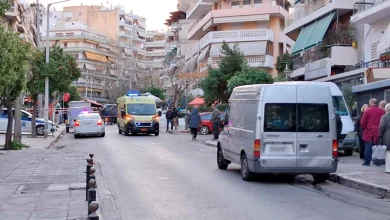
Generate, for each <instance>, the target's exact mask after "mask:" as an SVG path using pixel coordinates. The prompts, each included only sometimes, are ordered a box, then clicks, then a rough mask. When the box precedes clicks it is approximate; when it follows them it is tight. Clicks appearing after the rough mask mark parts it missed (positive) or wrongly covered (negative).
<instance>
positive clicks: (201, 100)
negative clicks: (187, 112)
mask: <svg viewBox="0 0 390 220" xmlns="http://www.w3.org/2000/svg"><path fill="white" fill-rule="evenodd" d="M204 104H205V101H204V98H199V97H198V98H195V99H194V100H192V101H191V102H190V103H188V105H192V106H196V105H204Z"/></svg>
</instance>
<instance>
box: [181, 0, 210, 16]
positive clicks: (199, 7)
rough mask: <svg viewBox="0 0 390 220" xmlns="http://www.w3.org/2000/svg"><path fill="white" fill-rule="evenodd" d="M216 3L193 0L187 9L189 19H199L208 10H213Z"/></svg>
mask: <svg viewBox="0 0 390 220" xmlns="http://www.w3.org/2000/svg"><path fill="white" fill-rule="evenodd" d="M213 4H214V3H211V2H205V1H204V0H192V2H191V3H190V7H189V9H188V10H187V19H199V18H201V17H202V16H203V15H205V14H206V13H207V12H209V11H211V8H212V6H213Z"/></svg>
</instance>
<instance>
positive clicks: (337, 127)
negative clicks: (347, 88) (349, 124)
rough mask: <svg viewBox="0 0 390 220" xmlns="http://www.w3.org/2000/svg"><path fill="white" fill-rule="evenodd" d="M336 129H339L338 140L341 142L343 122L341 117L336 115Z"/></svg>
mask: <svg viewBox="0 0 390 220" xmlns="http://www.w3.org/2000/svg"><path fill="white" fill-rule="evenodd" d="M336 129H337V140H340V136H341V132H342V130H343V122H342V121H341V117H340V116H339V115H338V114H336Z"/></svg>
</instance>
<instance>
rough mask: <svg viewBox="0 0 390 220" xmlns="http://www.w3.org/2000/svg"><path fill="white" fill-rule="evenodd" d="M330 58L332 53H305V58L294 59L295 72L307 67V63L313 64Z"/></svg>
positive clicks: (318, 51) (321, 51)
mask: <svg viewBox="0 0 390 220" xmlns="http://www.w3.org/2000/svg"><path fill="white" fill-rule="evenodd" d="M328 57H330V53H327V52H326V51H323V50H316V51H313V52H309V53H304V54H303V56H300V57H297V58H296V59H294V64H293V70H296V69H299V68H302V67H305V65H306V64H307V63H312V62H315V61H317V60H321V59H324V58H328Z"/></svg>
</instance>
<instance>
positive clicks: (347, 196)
mask: <svg viewBox="0 0 390 220" xmlns="http://www.w3.org/2000/svg"><path fill="white" fill-rule="evenodd" d="M209 138H211V136H200V137H199V140H197V141H192V140H191V138H190V136H189V135H172V134H166V133H161V135H160V136H159V137H155V136H129V137H126V136H123V135H119V134H118V132H117V128H116V127H115V126H107V127H106V137H104V138H82V139H73V135H72V134H66V135H64V136H63V138H61V139H60V141H59V142H57V144H56V146H58V147H65V148H63V149H64V150H65V151H67V152H74V153H82V154H84V155H87V154H88V153H89V152H94V153H95V159H96V161H97V162H98V164H99V167H100V169H101V172H102V176H103V177H104V180H105V182H106V183H107V185H108V186H109V188H110V190H111V192H112V195H113V200H114V201H115V204H110V205H111V206H114V207H115V209H116V210H117V212H116V213H109V212H110V211H109V210H112V209H106V210H105V209H104V206H105V205H107V204H101V205H102V206H103V210H105V211H103V216H104V217H105V218H104V219H105V220H107V219H109V220H111V219H123V220H129V219H137V220H141V219H145V220H153V219H156V220H157V219H158V220H162V219H175V220H176V219H178V220H179V219H180V220H181V219H194V220H200V219H207V220H211V219H221V220H222V219H223V220H229V219H267V220H268V219H270V220H271V219H272V220H274V219H275V220H279V219H280V220H289V219H294V220H297V219H298V220H307V219H313V220H325V219H332V220H335V219H337V220H338V219H346V220H349V219H351V220H357V219H362V220H363V219H364V220H367V219H373V220H386V219H390V201H389V200H383V199H380V198H376V197H375V196H371V195H369V194H366V193H363V192H360V191H358V190H354V189H351V188H348V187H344V186H341V185H338V184H334V183H330V182H327V183H322V184H318V185H313V184H312V183H311V181H310V178H308V177H306V176H300V177H297V178H296V180H293V181H289V180H288V178H286V177H283V176H260V177H258V178H257V180H256V181H255V182H244V181H242V180H241V177H240V172H239V167H238V166H236V165H230V166H229V169H228V170H226V171H221V170H218V168H217V165H216V150H215V149H214V148H211V147H208V146H206V145H203V144H202V141H205V140H207V139H209ZM98 181H99V180H98ZM98 186H99V182H98ZM98 190H99V188H98Z"/></svg>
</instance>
